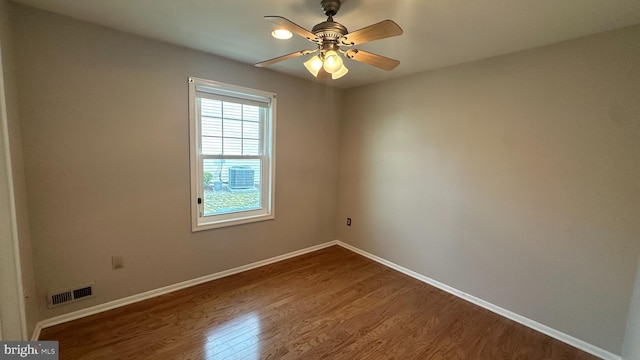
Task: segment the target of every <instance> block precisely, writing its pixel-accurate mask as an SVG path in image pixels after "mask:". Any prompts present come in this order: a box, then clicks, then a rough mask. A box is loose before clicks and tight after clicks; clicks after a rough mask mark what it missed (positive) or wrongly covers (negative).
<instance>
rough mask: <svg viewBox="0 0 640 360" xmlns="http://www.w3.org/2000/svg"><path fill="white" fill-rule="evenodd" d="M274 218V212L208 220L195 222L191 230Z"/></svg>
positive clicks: (216, 227)
mask: <svg viewBox="0 0 640 360" xmlns="http://www.w3.org/2000/svg"><path fill="white" fill-rule="evenodd" d="M273 219H275V215H274V214H263V215H255V216H247V217H244V218H235V219H230V220H217V221H208V222H202V223H198V224H193V226H192V228H191V232H197V231H204V230H211V229H219V228H223V227H228V226H236V225H243V224H250V223H254V222H259V221H265V220H273Z"/></svg>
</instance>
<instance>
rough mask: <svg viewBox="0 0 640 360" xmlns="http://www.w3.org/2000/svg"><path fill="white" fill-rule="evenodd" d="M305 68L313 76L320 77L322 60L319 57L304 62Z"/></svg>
mask: <svg viewBox="0 0 640 360" xmlns="http://www.w3.org/2000/svg"><path fill="white" fill-rule="evenodd" d="M304 67H306V68H307V70H309V72H310V73H311V75H313V76H315V77H318V72H320V69H321V68H322V59H320V57H319V56H318V55H316V56H314V57H312V58H311V59H309V60H307V61H305V62H304Z"/></svg>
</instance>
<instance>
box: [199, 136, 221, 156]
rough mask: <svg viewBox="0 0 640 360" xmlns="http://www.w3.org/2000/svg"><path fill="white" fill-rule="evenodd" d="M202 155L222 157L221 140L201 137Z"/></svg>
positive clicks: (219, 138)
mask: <svg viewBox="0 0 640 360" xmlns="http://www.w3.org/2000/svg"><path fill="white" fill-rule="evenodd" d="M202 153H203V154H204V155H222V138H221V137H212V136H203V137H202Z"/></svg>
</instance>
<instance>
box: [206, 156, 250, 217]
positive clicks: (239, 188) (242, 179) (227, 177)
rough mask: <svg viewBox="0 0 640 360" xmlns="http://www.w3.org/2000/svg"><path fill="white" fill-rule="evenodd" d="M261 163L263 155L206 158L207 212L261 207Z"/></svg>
mask: <svg viewBox="0 0 640 360" xmlns="http://www.w3.org/2000/svg"><path fill="white" fill-rule="evenodd" d="M260 165H261V162H260V159H234V160H228V159H205V160H203V169H204V175H203V183H204V215H205V216H211V215H220V214H226V213H232V212H239V211H247V210H257V209H260V208H261V203H260V171H261V166H260ZM207 174H209V175H207ZM207 180H209V181H208V182H207Z"/></svg>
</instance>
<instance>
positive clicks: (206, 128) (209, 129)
mask: <svg viewBox="0 0 640 360" xmlns="http://www.w3.org/2000/svg"><path fill="white" fill-rule="evenodd" d="M202 136H222V119H220V118H217V119H216V118H211V117H202Z"/></svg>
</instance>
